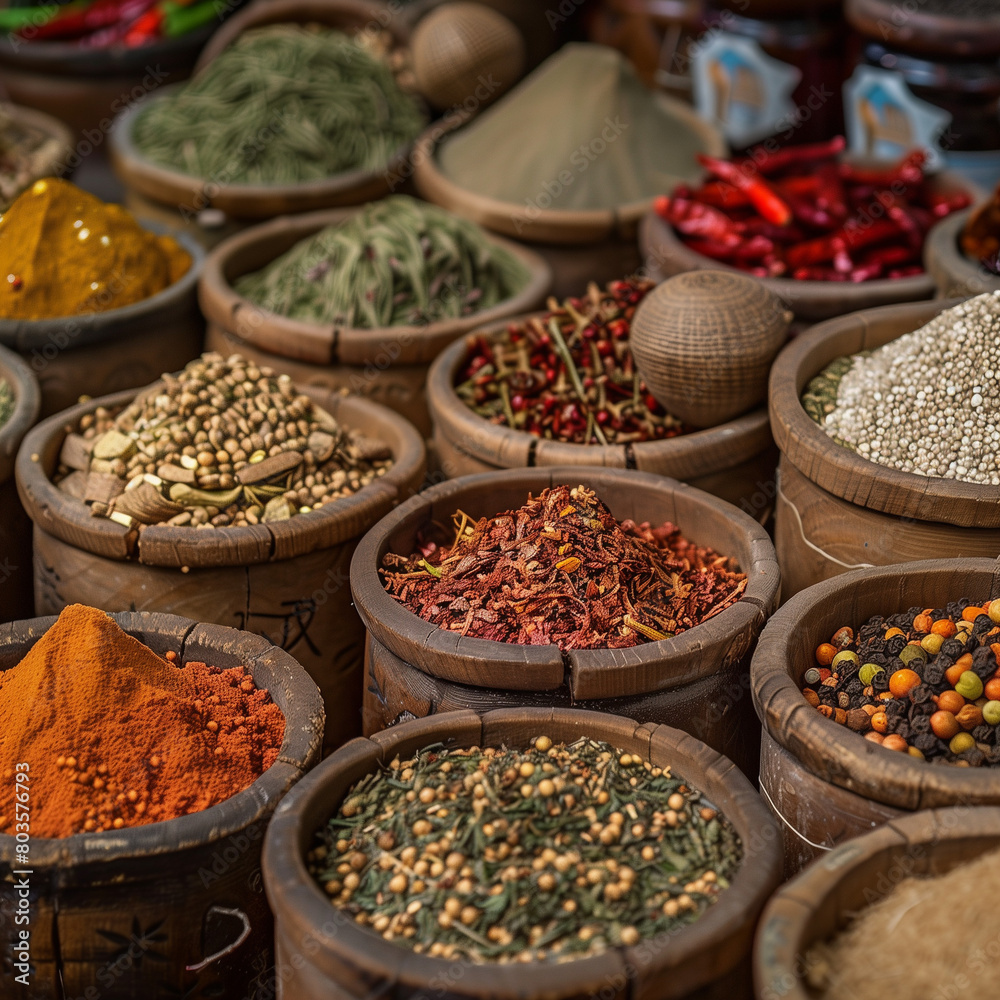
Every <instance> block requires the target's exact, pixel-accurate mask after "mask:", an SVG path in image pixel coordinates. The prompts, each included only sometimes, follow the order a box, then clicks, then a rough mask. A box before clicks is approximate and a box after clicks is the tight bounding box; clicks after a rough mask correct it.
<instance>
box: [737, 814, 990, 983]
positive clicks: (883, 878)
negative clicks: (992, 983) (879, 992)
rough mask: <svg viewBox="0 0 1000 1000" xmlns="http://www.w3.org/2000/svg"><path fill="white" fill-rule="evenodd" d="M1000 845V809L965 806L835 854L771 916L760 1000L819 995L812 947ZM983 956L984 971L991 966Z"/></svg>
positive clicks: (765, 931) (758, 954)
mask: <svg viewBox="0 0 1000 1000" xmlns="http://www.w3.org/2000/svg"><path fill="white" fill-rule="evenodd" d="M998 846H1000V809H996V808H988V807H980V808H962V807H959V808H953V809H934V810H926V811H922V812H919V813H916V814H914V815H913V816H907V817H904V818H900V819H897V820H896V821H895V822H893V823H892V825H891V826H884V827H882V828H881V829H878V830H875V831H873V832H871V833H868V834H865V836H863V837H858V838H856V839H855V840H852V841H850V843H847V844H842V845H841V846H840V847H837V848H835V849H834V850H833V851H831V852H830V853H829V854H827V855H826V856H824V857H823V858H821V859H820V860H819V861H818V862H817V863H816V864H814V865H812V866H811V867H810V868H809V869H808V870H807V871H804V872H803V873H802V874H801V875H799V876H798V877H797V878H795V879H794V880H793V881H791V882H789V883H787V884H786V885H784V886H783V887H782V888H781V889H780V890H779V891H778V892H777V893H776V894H775V895H774V896H773V897H772V898H771V900H770V902H769V903H768V905H767V908H766V909H765V910H764V914H763V916H762V917H761V922H760V929H759V932H758V934H757V941H756V944H755V945H754V986H755V989H756V993H755V996H757V997H758V998H759V1000H769V998H772V997H779V996H780V997H783V998H787V1000H807V998H809V997H813V996H815V995H816V994H815V993H814V992H813V990H811V989H809V988H808V987H807V986H806V984H805V982H804V981H803V972H804V970H805V968H806V963H805V956H806V954H807V952H808V951H809V949H810V948H811V947H812V946H814V945H816V944H818V943H820V942H822V941H824V940H826V939H828V938H830V937H832V936H833V935H835V934H837V933H838V932H839V931H841V930H843V929H844V928H845V927H846V926H847V925H848V924H849V923H850V922H851V921H852V920H853V919H855V918H856V917H857V916H858V915H859V914H862V915H863V913H864V910H865V908H866V907H867V906H870V905H872V904H873V903H875V902H878V901H880V900H881V899H883V898H884V897H885V896H886V895H887V894H888V893H889V892H891V891H892V889H893V888H894V887H895V886H896V885H897V884H898V883H899V882H901V881H902V880H903V879H905V878H907V877H910V876H913V877H915V878H920V877H928V876H936V875H937V876H941V875H946V874H947V873H948V872H950V871H952V869H954V868H957V867H959V866H960V865H962V864H965V863H967V862H970V861H972V860H974V859H975V858H977V857H980V856H981V855H983V854H986V853H987V852H989V851H993V850H996V848H997V847H998ZM971 954H973V955H975V954H977V952H972V953H971ZM982 957H983V959H984V962H983V967H982V971H984V972H985V971H988V969H989V968H990V967H991V963H990V962H989V961H988V960H985V959H986V956H985V955H983V956H982ZM993 957H994V956H990V958H993ZM970 968H971V969H973V970H974V969H975V968H976V966H975V965H974V964H973V965H970ZM972 978H973V973H970V979H972ZM900 985H904V984H900Z"/></svg>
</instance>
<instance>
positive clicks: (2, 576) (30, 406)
mask: <svg viewBox="0 0 1000 1000" xmlns="http://www.w3.org/2000/svg"><path fill="white" fill-rule="evenodd" d="M0 382H6V383H7V385H8V386H9V387H10V389H11V390H12V392H13V394H14V409H13V410H12V411H11V414H10V416H9V417H8V418H7V420H6V422H4V423H2V424H0V511H2V516H0V621H13V620H15V619H18V618H26V617H28V616H29V615H30V614H31V613H32V600H31V582H30V580H31V573H30V570H29V567H30V566H31V522H30V521H29V520H28V518H27V516H26V515H25V513H24V508H23V507H22V506H21V501H20V500H19V499H18V496H17V485H16V483H15V482H14V458H15V456H16V455H17V449H18V448H19V447H20V445H21V440H22V438H23V437H24V435H25V434H27V432H28V429H29V428H30V427H31V426H32V424H34V422H35V421H36V420H37V419H38V408H39V406H40V403H41V399H40V394H39V391H38V382H37V380H36V379H35V376H34V375H33V374H32V371H31V369H30V368H29V367H28V366H27V365H26V364H25V363H24V362H23V361H22V360H21V358H19V357H18V356H17V355H16V354H15V353H14V352H13V351H9V350H7V348H5V347H0Z"/></svg>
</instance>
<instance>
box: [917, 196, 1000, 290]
mask: <svg viewBox="0 0 1000 1000" xmlns="http://www.w3.org/2000/svg"><path fill="white" fill-rule="evenodd" d="M974 211H975V209H974V208H967V209H966V210H965V211H964V212H954V213H953V214H952V215H949V216H947V217H946V218H944V219H942V220H941V221H940V222H939V223H937V225H935V226H934V228H933V229H932V230H931V231H930V233H929V234H928V236H927V242H926V243H925V244H924V267H925V268H926V269H927V273H928V274H929V275H930V276H931V277H932V278H933V279H934V284H935V285H937V293H938V295H939V296H940V297H941V298H944V299H949V298H956V297H957V298H963V299H965V298H968V297H969V296H970V295H982V293H983V292H995V291H996V290H997V289H998V288H1000V275H997V274H993V273H991V272H990V271H987V270H986V268H984V267H983V266H982V265H981V264H980V263H979V261H976V260H971V259H970V258H968V257H966V256H965V254H964V253H962V248H961V246H960V245H959V239H960V238H961V235H962V230H963V229H964V228H965V224H966V223H967V222H968V221H969V216H970V215H972V213H973V212H974Z"/></svg>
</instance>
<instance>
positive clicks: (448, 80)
mask: <svg viewBox="0 0 1000 1000" xmlns="http://www.w3.org/2000/svg"><path fill="white" fill-rule="evenodd" d="M410 48H411V52H412V56H413V73H414V76H415V77H416V81H417V89H418V90H419V91H420V93H421V94H423V96H424V97H425V98H427V100H428V101H430V103H431V104H433V105H435V107H438V108H452V107H455V106H456V105H458V106H460V107H469V108H470V109H471V110H475V109H476V108H480V107H483V106H485V105H487V104H489V103H490V102H491V101H494V100H496V99H497V98H498V97H499V96H500V95H501V94H503V93H504V92H505V91H507V90H509V89H510V88H511V87H512V86H513V85H514V84H515V83H517V81H518V80H519V79H520V78H521V74H522V73H523V72H524V39H523V38H522V37H521V33H520V32H519V31H518V30H517V28H516V27H515V26H514V25H513V24H512V23H511V22H510V21H508V20H507V18H505V17H504V16H503V14H500V13H499V12H497V11H495V10H493V9H492V8H490V7H485V6H484V5H483V4H479V3H445V4H442V5H441V6H440V7H435V8H434V10H432V11H431V12H430V13H429V14H428V15H427V16H426V17H425V18H423V19H422V20H421V21H420V23H419V24H418V25H417V27H416V29H415V30H414V32H413V40H412V43H411V46H410Z"/></svg>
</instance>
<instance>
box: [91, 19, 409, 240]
mask: <svg viewBox="0 0 1000 1000" xmlns="http://www.w3.org/2000/svg"><path fill="white" fill-rule="evenodd" d="M387 13H388V11H387V8H386V7H385V6H384V5H382V4H377V3H369V2H367V0H257V2H256V3H253V4H251V5H250V6H249V7H247V8H246V9H245V10H243V11H241V12H240V13H239V14H237V15H236V16H235V17H233V18H231V19H230V20H229V21H228V22H227V23H226V25H225V26H224V27H223V28H222V29H221V30H220V31H219V33H218V35H217V36H216V38H214V39H213V40H212V44H211V45H210V46H208V47H207V48H206V50H205V53H204V55H203V57H202V59H201V60H200V61H199V63H198V67H197V68H198V69H199V70H201V69H204V67H205V66H206V65H207V64H208V63H209V62H210V61H211V60H212V59H213V58H215V57H216V56H217V55H218V54H219V53H220V52H222V51H223V50H224V49H225V48H226V46H227V45H229V44H231V43H232V42H233V41H234V40H235V39H236V38H237V37H238V36H239V35H240V34H241V33H242V32H244V31H246V30H247V29H248V28H256V27H262V26H264V25H269V24H285V23H300V24H321V25H324V26H326V27H330V28H336V29H338V30H340V31H350V32H381V31H384V32H385V33H386V34H387V35H388V36H389V37H390V38H391V39H392V40H393V42H394V44H396V45H402V44H403V42H404V41H405V40H406V38H407V35H408V30H407V25H406V20H405V18H401V17H392V16H386V15H387ZM159 96H160V95H153V96H152V97H151V98H149V100H156V99H157V98H158V97H159ZM147 107H148V100H147V99H144V100H140V101H137V102H135V103H133V104H131V105H129V106H128V107H127V108H126V109H125V110H123V111H122V113H121V114H120V115H119V117H118V118H117V119H116V120H115V127H114V130H113V132H112V133H111V141H110V144H109V154H110V158H111V165H112V167H113V168H114V170H115V173H116V174H117V175H118V177H119V178H120V179H121V181H122V183H123V184H124V185H125V189H126V195H125V204H126V205H127V206H128V207H129V208H131V209H132V210H133V211H135V212H137V213H141V212H142V211H143V210H148V209H149V208H150V206H159V212H158V217H159V218H160V219H161V221H166V220H171V221H172V224H173V225H175V226H177V225H183V226H184V227H185V228H186V229H187V231H188V232H190V233H191V234H192V235H193V236H195V237H196V238H197V239H198V240H199V241H200V242H201V243H202V244H203V245H205V246H214V245H215V244H216V243H218V241H219V240H220V239H221V238H223V237H225V236H229V235H232V234H233V233H235V232H238V231H239V230H241V229H245V228H246V227H247V226H248V225H251V224H253V223H254V222H256V221H260V220H263V219H273V218H274V217H275V216H278V215H285V214H288V213H292V212H311V211H315V210H316V209H321V208H333V207H335V206H339V205H362V204H364V203H365V202H366V201H373V200H374V199H376V198H381V197H382V196H383V195H385V194H387V193H388V192H389V191H390V190H391V178H392V177H393V176H395V175H396V174H397V173H398V172H399V171H400V170H401V169H402V166H403V164H404V163H405V161H406V159H407V157H408V156H409V154H410V146H409V145H407V146H406V147H404V148H402V149H400V150H398V151H397V153H396V154H395V155H394V156H393V157H392V158H391V159H390V161H389V162H388V163H387V164H386V165H385V167H383V168H379V169H378V170H351V171H345V172H344V173H340V174H336V175H334V176H332V177H324V178H322V179H320V180H313V181H304V182H302V183H298V184H226V183H220V182H218V181H217V180H216V179H215V178H212V177H192V176H190V175H188V174H183V173H180V172H179V171H177V170H173V169H171V168H169V167H163V166H159V165H157V164H155V163H153V162H151V161H150V160H148V159H146V157H145V156H144V155H143V154H142V153H141V152H140V151H139V150H138V149H137V148H136V146H135V144H134V143H133V141H132V129H133V127H134V125H135V121H136V119H137V118H138V116H139V115H140V114H142V112H143V111H145V109H146V108H147ZM209 210H212V211H209ZM147 214H148V211H147Z"/></svg>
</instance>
